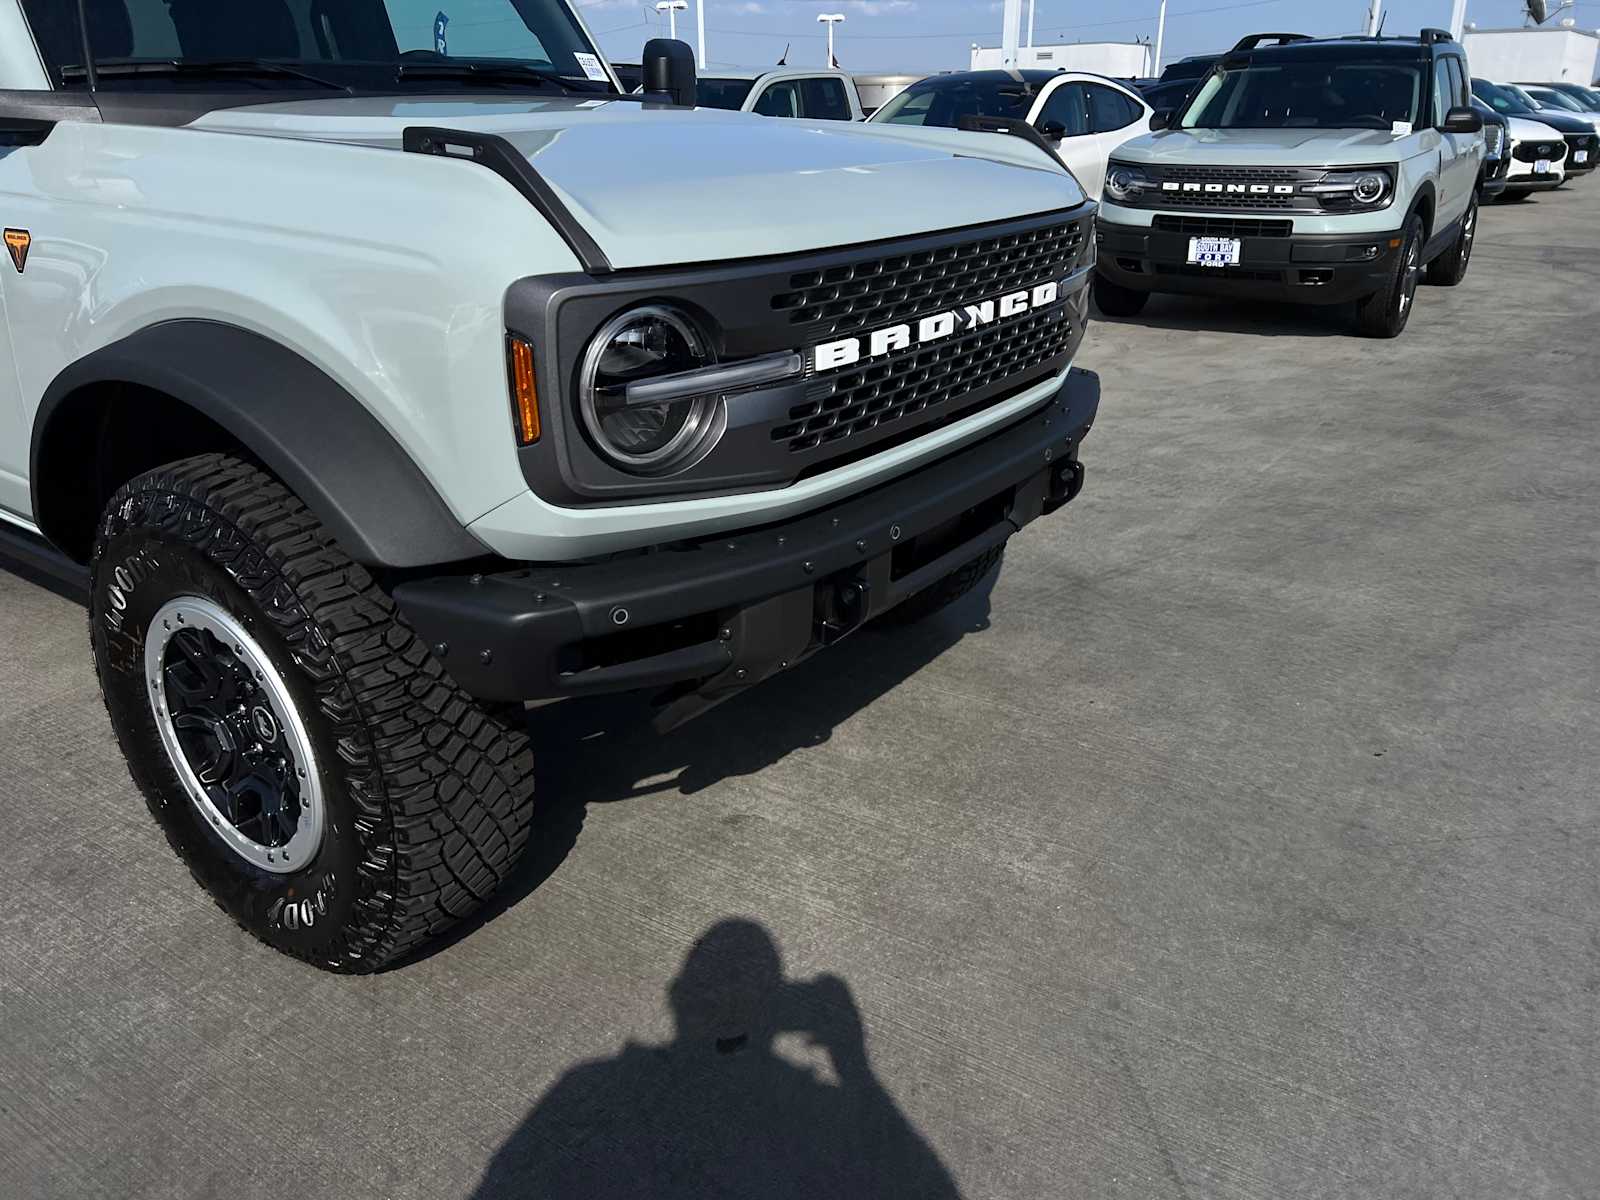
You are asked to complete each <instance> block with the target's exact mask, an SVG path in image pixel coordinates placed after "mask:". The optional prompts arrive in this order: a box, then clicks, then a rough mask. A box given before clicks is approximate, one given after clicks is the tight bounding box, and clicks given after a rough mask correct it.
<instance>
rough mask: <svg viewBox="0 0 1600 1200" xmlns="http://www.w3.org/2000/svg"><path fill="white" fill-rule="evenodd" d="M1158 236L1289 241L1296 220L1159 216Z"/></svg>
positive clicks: (1156, 226)
mask: <svg viewBox="0 0 1600 1200" xmlns="http://www.w3.org/2000/svg"><path fill="white" fill-rule="evenodd" d="M1151 228H1153V229H1154V230H1155V231H1156V232H1157V233H1181V234H1184V235H1185V236H1187V237H1222V238H1247V237H1266V238H1286V237H1288V236H1289V235H1290V234H1292V233H1293V232H1294V222H1293V221H1252V220H1250V219H1248V218H1242V219H1236V218H1232V217H1169V216H1159V217H1156V218H1155V219H1154V220H1153V221H1152V222H1151Z"/></svg>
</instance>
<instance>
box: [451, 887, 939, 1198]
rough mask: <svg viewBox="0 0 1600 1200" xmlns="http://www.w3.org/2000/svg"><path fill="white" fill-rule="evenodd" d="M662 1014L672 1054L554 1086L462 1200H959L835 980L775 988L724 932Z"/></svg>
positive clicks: (601, 1064) (746, 937)
mask: <svg viewBox="0 0 1600 1200" xmlns="http://www.w3.org/2000/svg"><path fill="white" fill-rule="evenodd" d="M667 1003H668V1006H669V1008H670V1009H671V1012H672V1017H673V1021H674V1025H675V1034H674V1036H673V1039H672V1040H671V1041H670V1042H666V1043H664V1044H661V1045H648V1044H644V1043H640V1042H634V1041H629V1042H627V1043H626V1044H625V1045H624V1046H623V1047H622V1049H621V1050H620V1051H618V1053H617V1054H615V1055H613V1056H612V1057H610V1058H605V1059H596V1060H593V1061H590V1062H585V1063H581V1064H579V1065H578V1066H576V1067H573V1068H572V1069H571V1070H569V1071H567V1073H566V1074H565V1075H563V1076H562V1077H561V1078H560V1079H559V1080H558V1081H557V1082H556V1084H555V1086H553V1087H552V1088H551V1089H550V1090H549V1091H548V1092H546V1093H545V1094H544V1095H543V1096H542V1097H541V1098H540V1099H539V1100H538V1102H537V1103H536V1104H535V1105H534V1106H533V1108H532V1110H531V1111H530V1112H529V1113H528V1116H527V1118H526V1119H525V1120H524V1121H523V1122H522V1124H521V1126H520V1127H519V1128H518V1129H517V1130H516V1132H514V1133H513V1134H512V1135H511V1136H510V1137H509V1138H507V1139H506V1141H505V1143H504V1144H503V1145H502V1146H501V1147H500V1149H499V1150H498V1151H497V1152H496V1153H495V1155H494V1158H493V1159H492V1160H490V1163H489V1165H488V1168H487V1169H486V1170H485V1172H484V1175H483V1178H482V1180H481V1181H480V1182H479V1184H478V1187H477V1189H476V1190H475V1191H474V1192H473V1193H472V1196H473V1200H533V1198H545V1197H549V1198H552V1200H555V1198H559V1200H575V1198H577V1197H582V1198H583V1200H620V1198H621V1197H646V1196H648V1197H654V1198H656V1200H680V1198H681V1200H691V1198H692V1200H703V1198H708V1197H723V1198H732V1197H751V1198H752V1200H754V1198H757V1197H759V1198H760V1200H895V1198H897V1197H908V1198H909V1197H916V1198H917V1200H957V1197H958V1196H959V1193H958V1191H957V1189H956V1185H955V1182H954V1180H953V1179H952V1178H951V1176H950V1174H949V1172H948V1171H947V1170H946V1169H945V1167H944V1165H943V1164H942V1163H941V1162H940V1161H939V1157H938V1155H937V1154H935V1152H934V1151H933V1149H932V1147H931V1146H929V1145H928V1143H927V1142H926V1141H925V1140H924V1139H923V1137H922V1136H921V1135H920V1134H919V1133H918V1132H917V1130H916V1129H915V1128H914V1127H913V1126H912V1125H911V1123H910V1122H909V1121H908V1120H907V1119H906V1117H905V1114H904V1113H902V1112H901V1111H900V1108H899V1106H898V1105H897V1104H896V1103H895V1101H894V1099H893V1097H891V1096H890V1094H889V1092H888V1091H887V1089H885V1088H884V1086H883V1085H882V1083H881V1082H879V1080H878V1078H877V1076H876V1075H875V1074H874V1072H873V1069H872V1064H871V1061H870V1059H869V1058H868V1057H867V1048H866V1035H865V1029H864V1028H863V1026H862V1022H861V1014H860V1011H859V1010H858V1009H857V1007H856V1003H855V998H854V997H853V996H852V995H851V993H850V988H849V987H848V986H847V985H846V984H845V982H844V980H842V979H840V978H838V977H837V976H834V975H822V976H819V977H817V978H816V979H813V980H806V981H798V980H790V979H786V978H785V977H784V972H783V962H782V959H781V958H780V956H779V953H778V947H777V945H776V944H775V943H774V941H773V939H772V936H771V935H770V934H769V933H768V932H767V930H766V929H765V928H763V927H762V926H761V925H760V924H758V923H756V922H754V921H749V920H743V919H735V920H724V921H719V922H718V923H717V924H716V925H714V926H712V927H711V928H710V929H709V930H707V931H706V933H704V934H703V935H702V936H701V937H700V938H699V939H698V940H697V941H696V942H695V944H694V945H693V946H692V947H691V948H690V950H689V952H688V954H687V955H686V957H685V958H684V962H683V966H682V967H681V968H680V969H679V971H678V974H677V976H676V978H674V979H673V980H672V982H671V983H670V984H669V985H668V987H667ZM780 1041H782V1042H784V1043H785V1044H786V1045H785V1048H784V1049H783V1050H780V1048H779V1045H778V1043H779V1042H780ZM790 1043H793V1045H794V1047H795V1048H794V1049H790V1048H789V1044H790ZM795 1057H802V1058H803V1059H804V1060H805V1061H806V1063H807V1065H801V1064H800V1063H797V1062H796V1061H795Z"/></svg>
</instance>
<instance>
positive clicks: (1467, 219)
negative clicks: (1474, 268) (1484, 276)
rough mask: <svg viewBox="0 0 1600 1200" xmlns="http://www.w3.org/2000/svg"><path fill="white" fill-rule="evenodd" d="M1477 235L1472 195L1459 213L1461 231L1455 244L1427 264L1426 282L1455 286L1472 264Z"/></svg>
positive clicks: (1464, 276) (1476, 201)
mask: <svg viewBox="0 0 1600 1200" xmlns="http://www.w3.org/2000/svg"><path fill="white" fill-rule="evenodd" d="M1477 237H1478V198H1477V197H1476V196H1474V197H1473V198H1472V201H1471V203H1470V204H1468V205H1467V211H1466V212H1465V213H1463V214H1462V215H1461V231H1460V233H1459V234H1458V235H1457V237H1456V240H1455V244H1454V245H1452V246H1451V247H1450V249H1448V250H1446V251H1445V252H1444V253H1443V254H1441V255H1440V256H1439V257H1438V258H1436V259H1434V260H1433V261H1432V262H1431V263H1429V264H1428V276H1427V278H1428V282H1429V283H1431V284H1433V285H1434V286H1435V287H1455V286H1456V285H1457V284H1459V283H1460V282H1461V281H1462V280H1463V279H1465V278H1466V277H1467V268H1468V267H1469V266H1471V265H1472V246H1473V243H1474V242H1476V241H1477Z"/></svg>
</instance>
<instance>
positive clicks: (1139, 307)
mask: <svg viewBox="0 0 1600 1200" xmlns="http://www.w3.org/2000/svg"><path fill="white" fill-rule="evenodd" d="M1094 302H1095V306H1096V307H1097V308H1099V310H1100V311H1101V312H1103V313H1104V314H1105V315H1106V316H1108V317H1137V316H1138V315H1139V314H1140V313H1142V312H1143V311H1144V306H1145V305H1146V304H1148V303H1150V293H1149V292H1140V291H1136V290H1135V289H1133V288H1125V287H1123V286H1122V285H1121V284H1120V283H1113V282H1111V280H1109V279H1107V278H1106V277H1105V276H1104V275H1096V276H1095V277H1094Z"/></svg>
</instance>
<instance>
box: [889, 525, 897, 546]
mask: <svg viewBox="0 0 1600 1200" xmlns="http://www.w3.org/2000/svg"><path fill="white" fill-rule="evenodd" d="M889 540H890V541H891V542H898V541H899V540H900V526H898V525H891V526H889Z"/></svg>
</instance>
